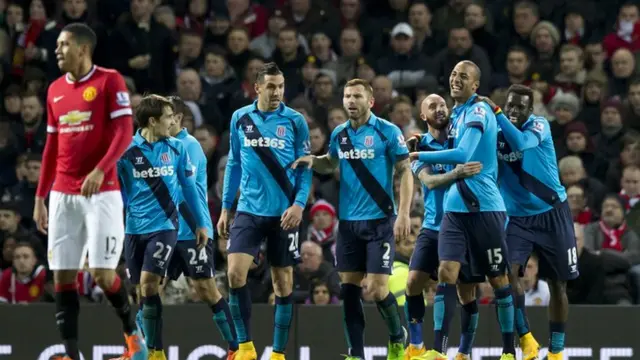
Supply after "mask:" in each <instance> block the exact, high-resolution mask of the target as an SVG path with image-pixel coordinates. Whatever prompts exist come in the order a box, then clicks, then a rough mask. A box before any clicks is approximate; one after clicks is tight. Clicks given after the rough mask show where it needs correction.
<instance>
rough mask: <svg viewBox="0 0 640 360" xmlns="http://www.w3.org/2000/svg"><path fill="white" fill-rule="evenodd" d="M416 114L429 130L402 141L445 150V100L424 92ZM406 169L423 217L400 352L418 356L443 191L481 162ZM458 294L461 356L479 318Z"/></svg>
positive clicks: (417, 164) (472, 303)
mask: <svg viewBox="0 0 640 360" xmlns="http://www.w3.org/2000/svg"><path fill="white" fill-rule="evenodd" d="M420 117H421V118H422V120H424V121H426V122H427V124H428V126H429V131H428V132H427V133H425V134H422V135H420V134H418V135H414V136H412V137H411V138H410V139H409V140H407V146H408V147H409V150H410V151H434V150H444V149H447V148H448V141H447V132H446V128H447V126H449V109H448V108H447V104H446V103H445V101H444V99H443V98H442V97H441V96H440V95H437V94H432V95H429V96H427V97H426V98H425V99H424V101H422V105H421V107H420ZM411 168H412V170H413V172H414V174H416V175H417V176H418V179H420V182H421V183H422V192H423V196H424V221H423V222H422V229H421V230H420V234H419V235H418V239H417V240H416V247H415V250H414V251H413V255H412V256H411V260H410V262H409V277H408V279H407V288H406V299H407V300H406V302H405V305H404V309H405V313H406V318H407V319H408V321H407V322H408V323H409V347H408V348H407V350H406V351H405V354H406V355H407V356H408V357H409V358H411V357H416V356H423V355H425V353H426V349H425V347H424V343H423V341H422V339H423V338H422V321H423V319H424V314H425V306H424V296H423V294H422V291H423V289H425V288H427V287H428V286H430V285H431V282H432V281H437V280H438V264H439V259H438V232H439V230H440V222H441V221H442V215H443V214H444V211H443V203H444V195H445V192H446V191H447V189H448V188H449V186H450V185H451V184H453V183H454V182H455V181H456V180H458V179H464V178H468V177H470V176H473V175H476V174H478V173H479V172H480V170H481V169H482V164H481V163H479V162H477V161H475V162H470V163H467V164H464V165H462V164H459V165H457V166H456V167H455V168H453V166H451V165H442V164H433V165H429V164H426V163H424V162H421V161H419V160H416V161H413V162H412V164H411ZM462 294H469V297H470V298H467V296H466V295H465V296H464V297H461V299H460V300H461V302H462V304H463V306H462V313H461V318H462V322H461V324H462V329H463V331H462V332H461V339H460V348H459V349H458V353H459V354H458V356H456V359H466V358H467V356H468V354H469V353H470V350H471V344H472V342H473V338H474V336H475V330H476V325H477V318H478V305H477V302H476V299H475V294H474V293H473V292H461V295H462Z"/></svg>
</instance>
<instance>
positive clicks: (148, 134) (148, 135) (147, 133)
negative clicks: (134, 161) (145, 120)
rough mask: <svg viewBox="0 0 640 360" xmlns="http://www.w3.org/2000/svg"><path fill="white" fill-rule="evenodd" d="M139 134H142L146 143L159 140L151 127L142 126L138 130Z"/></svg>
mask: <svg viewBox="0 0 640 360" xmlns="http://www.w3.org/2000/svg"><path fill="white" fill-rule="evenodd" d="M140 136H142V137H143V138H144V139H145V140H147V142H148V143H150V144H153V143H154V142H156V141H158V140H160V137H159V136H158V135H156V134H155V133H154V132H153V131H152V130H151V129H147V128H143V129H141V130H140Z"/></svg>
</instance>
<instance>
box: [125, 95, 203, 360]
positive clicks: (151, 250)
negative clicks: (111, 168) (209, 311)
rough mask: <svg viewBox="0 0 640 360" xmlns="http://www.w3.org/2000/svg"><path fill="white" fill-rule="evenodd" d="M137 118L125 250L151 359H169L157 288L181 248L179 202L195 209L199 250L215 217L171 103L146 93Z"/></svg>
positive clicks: (128, 172) (128, 171)
mask: <svg viewBox="0 0 640 360" xmlns="http://www.w3.org/2000/svg"><path fill="white" fill-rule="evenodd" d="M136 119H137V121H138V125H139V126H140V129H139V130H138V131H137V132H136V135H135V136H134V137H133V142H131V145H129V148H128V149H127V150H126V151H125V153H124V155H122V158H121V159H120V161H118V175H119V176H120V180H121V182H122V188H123V192H124V194H125V196H126V198H127V219H126V230H125V232H126V239H125V251H124V252H125V258H126V263H127V269H128V271H129V276H130V278H131V282H132V283H133V284H135V285H140V292H141V294H142V301H141V303H142V326H143V331H144V335H145V338H146V341H147V346H148V348H149V350H150V351H149V359H151V360H166V356H165V354H164V350H163V348H164V346H163V344H162V302H161V300H160V295H159V294H158V288H159V286H160V281H161V280H162V277H163V276H164V275H165V274H166V271H167V266H168V265H169V262H170V260H171V255H172V254H173V251H174V249H175V248H176V242H177V238H178V226H179V216H178V205H179V204H180V200H181V199H182V198H184V200H185V201H186V203H187V205H188V206H189V209H194V210H193V212H192V214H193V222H194V223H195V226H194V227H195V231H194V235H191V237H192V238H193V237H195V239H196V248H195V249H194V250H196V251H198V252H199V251H200V250H201V249H204V248H205V247H206V245H207V243H208V242H209V235H208V233H207V221H210V220H208V219H207V215H208V211H206V209H205V208H206V206H204V205H203V204H202V203H201V202H200V201H199V195H198V189H197V187H196V176H195V174H194V170H195V169H194V166H193V165H192V164H191V161H190V159H189V153H188V151H187V149H186V148H185V146H184V145H183V143H182V141H180V140H178V139H175V138H172V137H171V128H172V127H173V126H175V120H174V118H173V105H172V104H171V101H170V100H169V99H167V98H164V97H161V96H158V95H149V96H146V97H144V98H143V99H142V101H141V102H140V104H139V105H138V107H137V108H136ZM129 350H130V349H129ZM132 358H133V356H132ZM136 360H137V359H136Z"/></svg>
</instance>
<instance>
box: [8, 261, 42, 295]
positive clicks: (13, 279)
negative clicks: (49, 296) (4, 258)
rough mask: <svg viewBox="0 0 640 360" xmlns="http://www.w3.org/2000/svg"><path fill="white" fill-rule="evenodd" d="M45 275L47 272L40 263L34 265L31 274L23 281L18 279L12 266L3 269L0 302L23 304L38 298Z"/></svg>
mask: <svg viewBox="0 0 640 360" xmlns="http://www.w3.org/2000/svg"><path fill="white" fill-rule="evenodd" d="M46 276H47V272H46V270H45V268H44V266H42V265H38V266H36V268H35V269H33V273H32V274H31V276H29V277H27V278H26V279H25V280H24V281H20V280H18V277H17V276H16V274H15V273H14V272H13V268H8V269H6V270H4V271H3V272H2V278H0V302H5V303H9V304H24V303H30V302H34V301H36V300H38V299H40V297H41V296H42V293H43V292H44V283H45V282H46Z"/></svg>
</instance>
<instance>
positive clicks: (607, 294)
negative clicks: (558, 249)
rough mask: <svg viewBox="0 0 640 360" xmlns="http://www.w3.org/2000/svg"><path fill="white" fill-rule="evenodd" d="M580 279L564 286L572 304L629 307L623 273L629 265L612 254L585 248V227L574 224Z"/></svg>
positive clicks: (623, 259) (618, 256)
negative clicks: (623, 305) (622, 305)
mask: <svg viewBox="0 0 640 360" xmlns="http://www.w3.org/2000/svg"><path fill="white" fill-rule="evenodd" d="M574 228H575V234H576V249H577V253H578V268H579V269H580V276H579V277H578V278H577V279H575V280H571V281H569V283H568V284H567V297H568V298H569V303H571V304H590V305H599V304H629V303H630V302H631V295H630V293H629V290H628V286H627V283H626V281H625V279H626V273H627V271H628V270H629V268H630V264H629V261H628V260H627V259H626V258H625V257H624V256H621V254H620V253H615V252H608V251H604V252H599V251H593V250H590V249H588V248H586V247H585V244H584V242H585V232H584V226H582V225H580V224H574Z"/></svg>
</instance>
